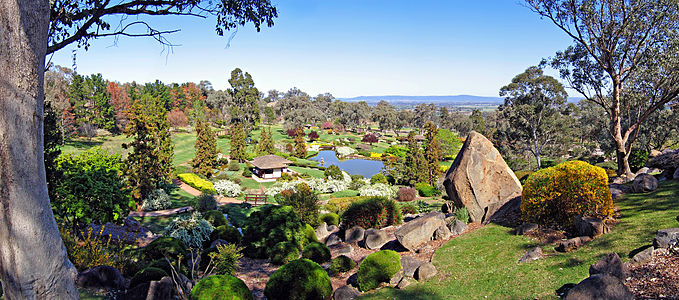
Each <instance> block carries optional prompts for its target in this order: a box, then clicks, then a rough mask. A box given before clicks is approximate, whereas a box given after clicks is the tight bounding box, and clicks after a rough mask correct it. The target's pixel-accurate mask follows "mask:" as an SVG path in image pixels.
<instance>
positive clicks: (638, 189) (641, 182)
mask: <svg viewBox="0 0 679 300" xmlns="http://www.w3.org/2000/svg"><path fill="white" fill-rule="evenodd" d="M657 188H658V180H657V179H655V177H654V176H653V175H651V174H639V176H637V177H635V178H634V182H633V183H632V191H633V192H635V193H646V192H652V191H655V190H656V189H657Z"/></svg>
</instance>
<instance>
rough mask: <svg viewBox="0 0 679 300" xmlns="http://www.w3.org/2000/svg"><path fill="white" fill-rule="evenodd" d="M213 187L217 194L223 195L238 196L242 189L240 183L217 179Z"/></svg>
mask: <svg viewBox="0 0 679 300" xmlns="http://www.w3.org/2000/svg"><path fill="white" fill-rule="evenodd" d="M214 187H215V191H217V194H219V195H222V196H224V197H238V195H240V193H241V191H242V190H241V188H240V185H239V184H238V183H235V182H233V181H231V180H220V181H217V182H215V184H214Z"/></svg>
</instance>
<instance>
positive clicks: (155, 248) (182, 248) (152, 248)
mask: <svg viewBox="0 0 679 300" xmlns="http://www.w3.org/2000/svg"><path fill="white" fill-rule="evenodd" d="M144 255H145V256H146V258H147V259H149V260H156V259H161V258H165V257H167V258H169V259H170V260H172V259H176V258H177V257H179V256H182V257H186V245H185V244H184V242H182V241H181V240H179V239H176V238H173V237H169V236H164V237H160V238H157V239H155V240H154V241H153V242H151V243H150V244H148V246H146V247H145V248H144Z"/></svg>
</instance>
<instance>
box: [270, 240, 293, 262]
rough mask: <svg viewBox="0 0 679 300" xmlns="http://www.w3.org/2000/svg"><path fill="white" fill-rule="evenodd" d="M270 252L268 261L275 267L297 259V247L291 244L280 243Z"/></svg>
mask: <svg viewBox="0 0 679 300" xmlns="http://www.w3.org/2000/svg"><path fill="white" fill-rule="evenodd" d="M272 250H273V251H271V253H272V254H271V257H270V260H271V263H274V264H277V265H284V264H287V263H289V262H291V261H293V260H295V259H298V258H299V248H298V245H296V244H295V243H292V242H280V243H278V244H276V245H275V246H274V247H273V249H272Z"/></svg>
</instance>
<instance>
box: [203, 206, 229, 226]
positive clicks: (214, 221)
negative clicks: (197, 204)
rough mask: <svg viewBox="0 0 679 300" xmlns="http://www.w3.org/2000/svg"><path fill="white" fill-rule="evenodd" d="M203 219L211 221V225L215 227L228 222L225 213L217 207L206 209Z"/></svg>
mask: <svg viewBox="0 0 679 300" xmlns="http://www.w3.org/2000/svg"><path fill="white" fill-rule="evenodd" d="M203 219H205V220H206V221H208V222H210V225H212V226H214V227H219V226H223V225H227V224H228V223H227V222H226V217H224V214H223V213H222V212H221V211H218V210H216V209H213V210H208V211H206V212H205V213H204V214H203Z"/></svg>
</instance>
